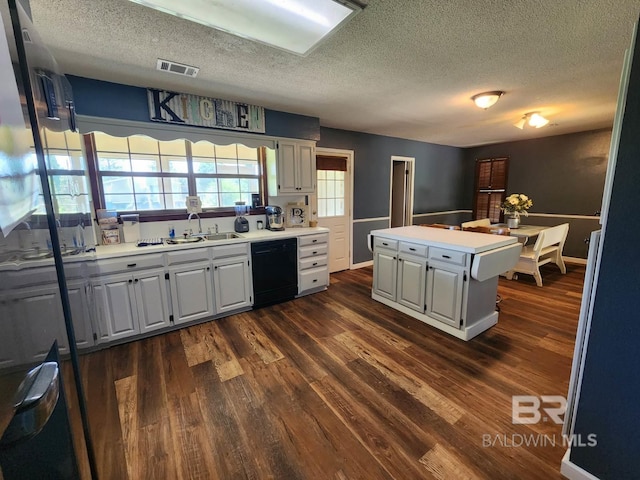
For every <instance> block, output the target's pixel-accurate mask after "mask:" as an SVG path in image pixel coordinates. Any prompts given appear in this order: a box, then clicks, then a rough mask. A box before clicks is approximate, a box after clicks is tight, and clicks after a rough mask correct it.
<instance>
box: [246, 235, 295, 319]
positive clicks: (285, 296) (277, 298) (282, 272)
mask: <svg viewBox="0 0 640 480" xmlns="http://www.w3.org/2000/svg"><path fill="white" fill-rule="evenodd" d="M297 261H298V239H297V238H285V239H283V240H270V241H268V242H256V243H252V244H251V263H252V272H253V295H254V302H253V308H260V307H264V306H266V305H271V304H274V303H278V302H283V301H285V300H291V299H292V298H294V297H295V296H296V295H297V294H298V266H297Z"/></svg>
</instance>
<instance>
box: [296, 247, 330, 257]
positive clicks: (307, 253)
mask: <svg viewBox="0 0 640 480" xmlns="http://www.w3.org/2000/svg"><path fill="white" fill-rule="evenodd" d="M298 251H299V252H300V255H299V258H307V257H318V256H320V255H326V254H327V244H326V243H321V244H320V245H307V246H306V247H300V248H299V249H298Z"/></svg>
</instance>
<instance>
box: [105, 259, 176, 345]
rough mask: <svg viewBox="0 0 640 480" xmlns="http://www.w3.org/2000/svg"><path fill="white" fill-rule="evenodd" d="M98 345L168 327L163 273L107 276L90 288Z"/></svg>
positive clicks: (156, 271)
mask: <svg viewBox="0 0 640 480" xmlns="http://www.w3.org/2000/svg"><path fill="white" fill-rule="evenodd" d="M92 292H93V296H94V301H95V313H96V324H97V326H98V330H99V336H100V339H101V341H112V340H117V339H119V338H125V337H128V336H130V335H135V334H138V333H145V332H149V331H152V330H157V329H158V328H162V327H166V326H169V325H170V317H169V302H168V297H167V288H166V283H165V278H164V269H149V270H140V271H136V272H130V273H122V274H116V275H107V276H104V277H100V278H99V279H97V280H95V281H94V282H93V284H92Z"/></svg>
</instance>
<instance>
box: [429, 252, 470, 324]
mask: <svg viewBox="0 0 640 480" xmlns="http://www.w3.org/2000/svg"><path fill="white" fill-rule="evenodd" d="M465 277H466V273H465V268H464V267H460V266H454V265H447V264H444V263H438V262H435V261H430V263H429V274H428V275H427V315H429V316H430V317H432V318H435V319H437V320H440V321H441V322H444V323H446V324H448V325H451V326H452V327H456V328H460V327H461V326H462V294H463V290H464V280H465Z"/></svg>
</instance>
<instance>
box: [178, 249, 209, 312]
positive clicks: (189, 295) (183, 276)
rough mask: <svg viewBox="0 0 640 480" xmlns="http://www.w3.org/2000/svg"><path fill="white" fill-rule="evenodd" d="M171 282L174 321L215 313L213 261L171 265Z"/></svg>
mask: <svg viewBox="0 0 640 480" xmlns="http://www.w3.org/2000/svg"><path fill="white" fill-rule="evenodd" d="M169 284H170V285H171V303H172V306H173V321H174V323H176V324H178V323H185V322H190V321H192V320H199V319H201V318H207V317H212V316H213V315H214V310H213V288H212V285H211V263H210V262H209V261H208V260H206V261H201V262H194V263H188V264H185V265H180V266H175V267H171V268H170V269H169Z"/></svg>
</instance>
